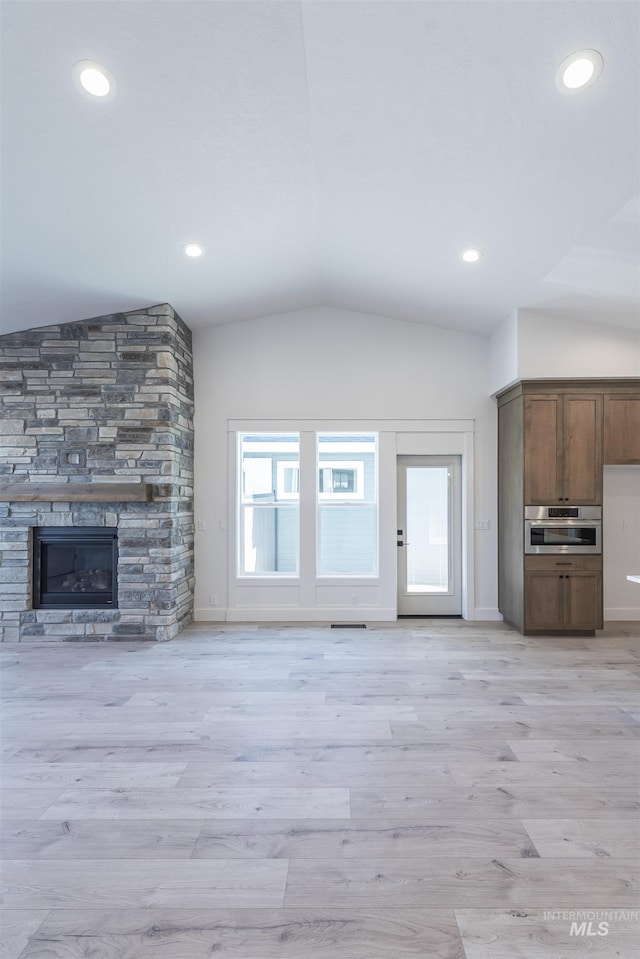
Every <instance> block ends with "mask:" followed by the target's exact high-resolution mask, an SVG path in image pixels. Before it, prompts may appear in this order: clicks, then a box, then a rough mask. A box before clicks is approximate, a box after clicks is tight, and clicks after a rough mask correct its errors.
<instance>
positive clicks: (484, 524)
mask: <svg viewBox="0 0 640 959" xmlns="http://www.w3.org/2000/svg"><path fill="white" fill-rule="evenodd" d="M490 528H491V523H490V521H489V520H488V519H477V520H476V529H490Z"/></svg>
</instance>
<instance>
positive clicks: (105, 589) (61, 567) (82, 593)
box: [33, 526, 118, 609]
mask: <svg viewBox="0 0 640 959" xmlns="http://www.w3.org/2000/svg"><path fill="white" fill-rule="evenodd" d="M117 537H118V531H117V530H116V529H113V528H110V527H107V528H105V527H102V526H97V527H96V526H86V527H71V528H67V527H65V528H62V529H60V528H58V527H39V528H35V529H34V531H33V607H34V609H61V608H62V609H86V608H92V609H114V608H116V607H117V605H118V601H117V595H118V594H117V582H116V580H117V563H118V539H117Z"/></svg>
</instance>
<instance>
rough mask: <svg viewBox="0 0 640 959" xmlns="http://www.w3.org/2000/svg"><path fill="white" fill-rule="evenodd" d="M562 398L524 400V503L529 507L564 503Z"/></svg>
mask: <svg viewBox="0 0 640 959" xmlns="http://www.w3.org/2000/svg"><path fill="white" fill-rule="evenodd" d="M561 416H562V406H561V397H560V396H558V395H557V394H553V393H549V394H529V395H527V396H525V398H524V501H525V505H527V506H536V505H540V504H542V505H544V504H546V503H559V502H562V500H561V497H562V488H561V487H562V472H561V440H562V429H561V424H562V421H561Z"/></svg>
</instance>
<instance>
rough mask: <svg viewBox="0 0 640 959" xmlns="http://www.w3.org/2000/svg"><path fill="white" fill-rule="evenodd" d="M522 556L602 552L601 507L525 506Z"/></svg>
mask: <svg viewBox="0 0 640 959" xmlns="http://www.w3.org/2000/svg"><path fill="white" fill-rule="evenodd" d="M524 551H525V553H542V554H545V553H578V554H580V553H601V552H602V507H601V506H525V508H524Z"/></svg>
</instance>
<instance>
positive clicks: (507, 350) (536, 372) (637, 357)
mask: <svg viewBox="0 0 640 959" xmlns="http://www.w3.org/2000/svg"><path fill="white" fill-rule="evenodd" d="M606 376H615V377H626V376H640V325H639V327H638V329H637V330H630V329H628V328H624V327H618V326H609V325H607V326H603V325H601V324H597V323H584V322H582V321H581V320H576V319H568V318H567V317H557V316H553V315H552V314H550V313H545V312H542V311H540V312H538V311H536V310H517V311H516V313H514V314H513V315H512V316H510V317H509V318H508V319H507V320H505V322H504V323H502V324H501V325H500V326H499V327H498V329H497V330H496V331H495V333H494V334H493V335H492V337H491V341H490V387H489V388H490V391H491V393H492V394H495V393H497V392H499V391H500V390H502V389H504V388H505V387H507V386H509V385H510V384H511V383H514V382H515V381H516V380H535V379H553V378H560V379H562V378H569V377H583V378H584V377H606Z"/></svg>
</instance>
